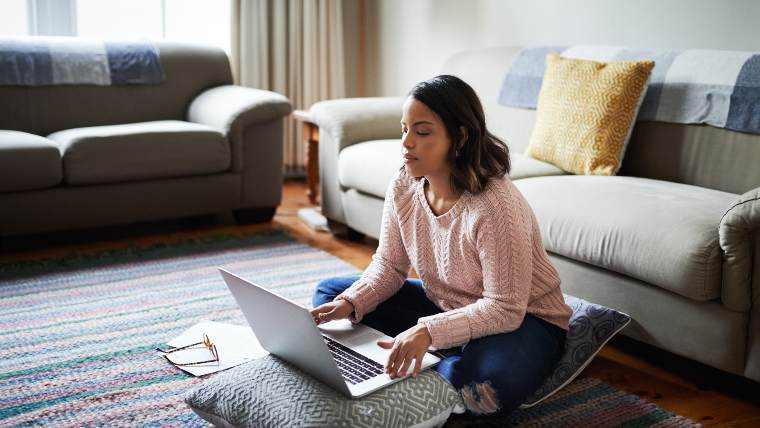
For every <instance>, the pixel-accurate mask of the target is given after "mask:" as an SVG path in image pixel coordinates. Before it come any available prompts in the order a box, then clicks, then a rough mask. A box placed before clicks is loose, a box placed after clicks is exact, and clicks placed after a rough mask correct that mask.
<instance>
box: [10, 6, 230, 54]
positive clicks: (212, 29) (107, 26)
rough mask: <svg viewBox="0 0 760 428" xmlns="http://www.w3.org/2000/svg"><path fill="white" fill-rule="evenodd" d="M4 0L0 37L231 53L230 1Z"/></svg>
mask: <svg viewBox="0 0 760 428" xmlns="http://www.w3.org/2000/svg"><path fill="white" fill-rule="evenodd" d="M2 1H3V6H2V14H0V35H5V36H8V35H60V36H82V37H90V38H101V39H144V38H147V39H155V40H160V39H163V40H173V41H178V42H187V43H197V44H205V45H213V46H218V47H220V48H222V49H224V50H225V51H226V52H227V53H228V54H229V53H230V49H231V48H230V13H231V1H230V0H226V1H225V0H129V1H126V0H66V1H61V0H2ZM51 17H54V18H53V19H51Z"/></svg>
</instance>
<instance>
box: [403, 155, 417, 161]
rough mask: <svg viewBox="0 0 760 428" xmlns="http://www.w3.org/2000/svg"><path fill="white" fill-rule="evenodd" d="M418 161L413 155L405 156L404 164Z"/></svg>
mask: <svg viewBox="0 0 760 428" xmlns="http://www.w3.org/2000/svg"><path fill="white" fill-rule="evenodd" d="M416 160H417V158H416V157H414V156H412V155H404V162H405V163H409V162H412V161H416Z"/></svg>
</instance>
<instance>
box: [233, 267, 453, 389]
mask: <svg viewBox="0 0 760 428" xmlns="http://www.w3.org/2000/svg"><path fill="white" fill-rule="evenodd" d="M219 271H220V272H221V273H222V277H223V278H224V281H225V282H226V283H227V287H229V289H230V291H231V292H232V295H233V296H234V297H235V300H236V301H237V303H238V305H239V306H240V309H242V310H243V314H244V315H245V318H246V320H248V324H250V326H251V329H252V330H253V333H254V334H255V335H256V338H257V339H258V340H259V342H260V343H261V346H262V347H263V348H264V349H266V350H267V351H268V352H269V353H271V354H272V355H275V356H277V357H279V358H282V359H283V360H285V361H287V362H289V363H291V364H293V365H295V366H296V367H298V368H300V369H301V370H303V371H305V372H307V373H309V374H310V375H312V376H314V377H315V378H317V379H319V380H321V381H322V382H324V383H326V384H327V385H329V386H331V387H332V388H334V389H335V390H337V391H339V392H341V393H343V394H344V395H346V396H348V397H353V398H357V397H362V396H364V395H367V394H369V393H371V392H373V391H376V390H378V389H380V388H383V387H385V386H388V385H390V384H392V383H394V382H398V381H399V380H401V379H403V378H396V379H391V378H390V376H388V375H387V374H386V373H385V370H384V367H385V363H386V362H387V361H388V355H390V352H391V351H390V350H386V349H383V348H381V347H379V346H377V343H376V341H377V340H378V339H390V337H388V336H386V335H384V334H383V333H381V332H379V331H377V330H375V329H373V328H371V327H368V326H366V325H363V324H353V323H351V322H350V321H348V320H340V321H330V322H327V323H324V324H321V325H319V326H317V325H316V324H315V323H314V319H313V318H312V317H311V313H310V312H309V310H308V309H306V308H305V307H303V306H301V305H299V304H297V303H295V302H293V301H291V300H288V299H286V298H284V297H281V296H278V295H277V294H275V293H273V292H271V291H269V290H266V289H264V288H263V287H260V286H258V285H256V284H254V283H252V282H250V281H248V280H245V279H243V278H241V277H239V276H237V275H235V274H233V273H231V272H228V271H226V270H224V269H221V268H220V269H219ZM439 361H440V358H438V357H436V356H435V355H432V354H430V353H427V354H425V357H424V358H423V359H422V369H423V370H425V369H426V368H429V367H431V366H433V365H435V364H436V363H438V362H439ZM412 366H413V364H412ZM411 372H412V367H410V368H409V370H408V371H407V374H411Z"/></svg>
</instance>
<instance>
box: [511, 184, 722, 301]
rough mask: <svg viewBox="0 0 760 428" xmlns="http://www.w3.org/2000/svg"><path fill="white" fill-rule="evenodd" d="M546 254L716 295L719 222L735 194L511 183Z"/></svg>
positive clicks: (698, 295) (696, 295)
mask: <svg viewBox="0 0 760 428" xmlns="http://www.w3.org/2000/svg"><path fill="white" fill-rule="evenodd" d="M515 185H516V186H517V188H518V189H520V192H521V193H522V194H523V195H524V196H525V198H526V199H527V201H528V202H529V203H530V205H531V207H532V208H533V210H534V212H535V214H536V217H537V218H538V222H539V224H540V227H541V232H542V236H543V240H544V245H545V246H546V249H547V250H548V251H551V252H553V253H556V254H559V255H562V256H565V257H568V258H571V259H574V260H578V261H582V262H586V263H590V264H592V265H596V266H599V267H602V268H605V269H609V270H612V271H614V272H618V273H621V274H624V275H628V276H631V277H633V278H637V279H640V280H642V281H646V282H648V283H650V284H653V285H656V286H659V287H662V288H664V289H667V290H670V291H673V292H675V293H678V294H680V295H682V296H685V297H688V298H691V299H695V300H702V301H703V300H711V299H716V298H719V297H720V294H721V278H722V275H721V266H722V253H721V250H720V247H719V243H718V224H719V222H720V218H721V215H722V214H723V212H724V211H725V209H726V208H727V207H728V206H729V205H730V204H731V203H732V202H733V201H735V200H736V197H737V195H735V194H733V193H727V192H721V191H717V190H711V189H706V188H702V187H697V186H691V185H686V184H679V183H672V182H667V181H659V180H652V179H646V178H637V177H599V176H570V175H568V176H561V177H535V178H528V179H525V180H518V181H515Z"/></svg>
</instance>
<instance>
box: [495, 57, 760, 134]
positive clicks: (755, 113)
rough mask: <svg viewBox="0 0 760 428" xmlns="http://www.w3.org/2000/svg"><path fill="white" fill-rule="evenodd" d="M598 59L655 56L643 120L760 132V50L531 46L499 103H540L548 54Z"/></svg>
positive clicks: (514, 69) (531, 105) (524, 105)
mask: <svg viewBox="0 0 760 428" xmlns="http://www.w3.org/2000/svg"><path fill="white" fill-rule="evenodd" d="M549 52H555V53H558V54H560V55H562V56H565V57H569V58H579V59H588V60H594V61H636V60H644V59H647V60H653V61H654V62H655V67H654V69H653V70H652V75H651V76H650V78H649V85H648V87H647V92H646V95H645V96H644V101H643V103H642V105H641V109H640V110H639V115H638V117H637V120H650V121H660V122H673V123H702V124H708V125H711V126H715V127H719V128H727V129H732V130H735V131H741V132H748V133H753V134H760V54H758V53H753V52H740V51H718V50H697V49H689V50H640V49H630V48H625V47H618V46H583V45H576V46H536V47H529V48H525V49H523V50H521V51H520V53H519V54H518V55H517V57H516V58H515V60H514V62H513V64H512V66H511V67H510V69H509V70H508V72H507V74H506V76H505V77H504V81H503V84H502V86H501V92H500V94H499V103H500V104H502V105H506V106H512V107H521V108H530V109H535V108H536V105H537V102H538V93H539V91H540V89H541V82H542V80H543V75H544V68H545V67H546V63H545V60H546V54H547V53H549Z"/></svg>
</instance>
